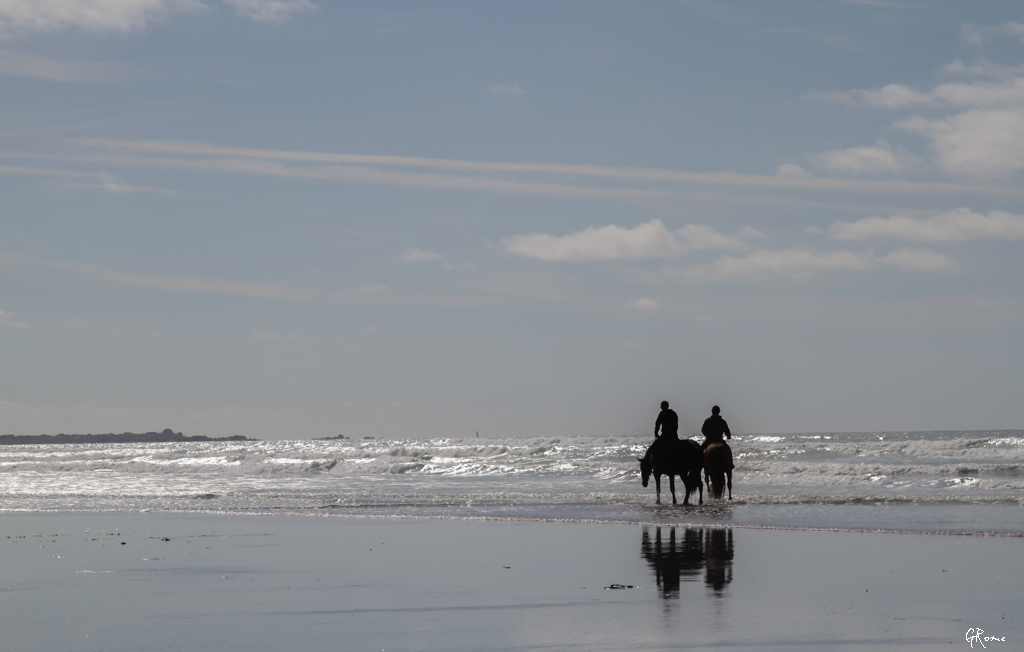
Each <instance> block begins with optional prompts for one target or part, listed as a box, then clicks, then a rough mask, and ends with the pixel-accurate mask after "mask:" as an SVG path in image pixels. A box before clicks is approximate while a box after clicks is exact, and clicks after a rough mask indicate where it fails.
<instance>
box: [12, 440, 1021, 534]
mask: <svg viewBox="0 0 1024 652" xmlns="http://www.w3.org/2000/svg"><path fill="white" fill-rule="evenodd" d="M649 443H650V442H649V441H648V440H646V439H644V438H637V437H628V436H623V437H593V438H588V437H576V438H501V439H475V438H474V439H456V438H439V439H402V440H367V441H352V440H340V441H339V440H328V441H315V440H295V441H254V442H234V441H233V442H188V443H181V442H175V443H168V444H154V443H146V444H77V445H68V444H61V445H23V446H0V510H40V509H42V510H128V511H140V510H180V509H187V510H190V511H241V512H248V513H262V512H274V513H281V512H282V511H284V512H296V513H331V514H335V515H338V514H354V513H359V514H366V515H404V516H426V517H440V518H477V517H483V518H546V519H567V520H588V519H589V520H593V519H596V520H621V521H629V522H634V521H644V520H646V519H650V518H652V517H651V514H650V513H648V512H647V511H645V510H647V509H648V506H649V505H650V503H651V502H652V497H653V496H652V493H653V489H643V488H641V487H640V483H639V477H638V475H639V469H638V464H637V461H636V457H637V456H639V455H642V454H643V452H644V450H645V449H646V447H647V445H648V444H649ZM731 443H732V446H733V450H734V456H735V460H736V469H735V472H734V490H735V494H736V500H734V502H733V503H732V506H733V507H734V508H735V509H733V507H730V508H729V510H730V511H728V512H727V517H728V519H730V520H731V522H740V521H743V520H744V519H747V521H746V522H749V523H750V524H755V525H757V524H760V525H765V524H769V525H770V524H773V523H775V524H778V523H777V521H778V520H779V518H780V516H779V515H780V514H781V513H782V512H780V511H779V510H776V511H775V512H764V509H766V508H767V507H768V506H776V507H777V506H790V508H793V509H796V508H797V507H799V508H800V509H803V510H804V511H808V510H810V511H815V509H817V512H816V514H817V515H816V516H806V517H802V519H801V518H796V517H795V516H792V515H789V516H786V518H790V519H796V520H797V521H800V522H801V524H803V525H816V526H822V524H821V523H817V524H815V523H814V522H813V521H814V519H815V518H817V519H824V520H825V521H829V522H832V521H837V520H839V521H843V522H844V523H845V521H846V520H849V519H850V518H853V517H854V516H856V515H857V514H861V515H862V514H863V511H857V510H856V509H851V508H852V507H855V506H866V505H874V506H888V507H898V506H901V505H902V506H906V505H915V506H918V507H921V506H931V507H930V508H929V509H931V508H932V507H936V506H938V507H941V508H943V509H946V510H947V511H950V510H952V511H957V510H960V509H961V508H962V507H963V506H964V505H975V506H988V507H986V509H987V510H988V512H989V514H990V519H995V520H997V521H998V523H996V524H995V526H994V527H995V529H996V530H998V531H1021V530H1024V526H1021V523H1024V518H1021V516H1022V515H1024V513H1022V511H1021V510H1022V506H1024V432H1021V431H1008V432H931V433H802V434H767V435H737V436H736V437H734V438H733V440H732V442H731ZM663 491H664V492H665V493H666V494H667V487H663ZM716 504H718V503H716ZM726 504H727V503H726ZM813 506H818V507H817V508H813V509H812V507H813ZM837 506H843V507H844V508H846V509H845V511H841V512H838V513H836V514H832V512H828V514H832V515H830V516H828V515H823V514H824V513H823V512H821V510H822V509H826V510H834V509H836V507H837ZM702 509H705V510H706V509H707V508H702ZM787 509H789V508H787ZM901 510H902V511H899V513H898V514H896V513H894V514H893V515H892V516H887V517H886V516H873V517H872V518H873V519H874V520H873V521H872V522H873V523H874V522H879V519H880V522H886V520H887V519H888V520H889V521H891V523H890V524H891V525H894V526H895V525H897V524H898V525H899V526H900V527H909V526H907V525H906V523H907V519H908V517H909V516H911V515H912V514H915V513H916V512H912V511H911V510H908V509H907V508H901ZM993 510H994V511H993ZM976 511H977V510H976ZM762 512H763V513H762ZM819 512H821V513H819ZM997 512H998V514H996V513H997ZM710 513H711V512H699V513H698V514H710ZM787 513H788V512H787ZM671 514H674V518H679V517H680V514H682V512H672V513H671ZM752 514H753V515H756V518H754V520H753V521H751V520H750V519H751V518H752V517H751V515H752ZM691 516H692V515H691ZM720 516H721V515H719V516H714V517H713V518H719V517H720ZM665 517H666V516H665V514H662V513H661V512H658V516H657V518H654V521H655V522H660V521H659V519H662V518H665ZM709 518H712V517H709ZM723 518H724V517H723ZM920 518H924V517H920V515H919V520H920ZM973 518H974V516H972V517H971V518H966V517H965V516H964V515H959V516H956V517H955V519H954V518H953V516H952V512H951V515H950V516H949V517H948V518H945V521H949V520H950V519H953V520H956V519H959V520H960V521H971V522H972V523H973V522H974V521H973V520H972V519H973ZM773 519H774V520H773ZM929 519H930V520H929ZM934 519H935V517H934V515H933V512H931V511H929V512H928V516H927V519H926V520H928V523H931V522H932V521H933V520H934ZM808 520H809V521H811V522H810V523H805V521H808ZM854 520H856V518H854ZM939 520H940V521H942V520H943V519H942V518H940V519H939ZM911 521H913V519H911ZM911 525H913V523H911ZM917 525H918V526H921V527H919V528H917V529H928V528H927V527H924V526H925V525H927V523H924V522H923V521H922V522H917ZM932 525H934V523H933V524H932ZM989 525H990V527H991V524H989ZM970 527H971V528H974V527H976V525H971V526H970ZM911 529H914V528H911ZM982 529H984V528H982Z"/></svg>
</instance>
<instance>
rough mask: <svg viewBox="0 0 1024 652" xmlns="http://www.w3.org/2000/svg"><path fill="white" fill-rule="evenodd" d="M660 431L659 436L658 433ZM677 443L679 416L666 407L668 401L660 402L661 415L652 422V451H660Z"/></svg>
mask: <svg viewBox="0 0 1024 652" xmlns="http://www.w3.org/2000/svg"><path fill="white" fill-rule="evenodd" d="M659 430H660V431H661V433H660V434H659V433H658V431H659ZM678 441H679V416H678V415H677V414H676V413H675V410H672V409H671V408H669V406H668V401H662V402H661V413H660V414H658V420H657V421H655V422H654V444H652V445H651V449H652V451H659V452H660V451H661V450H663V449H664V448H665V447H666V446H671V445H672V442H678Z"/></svg>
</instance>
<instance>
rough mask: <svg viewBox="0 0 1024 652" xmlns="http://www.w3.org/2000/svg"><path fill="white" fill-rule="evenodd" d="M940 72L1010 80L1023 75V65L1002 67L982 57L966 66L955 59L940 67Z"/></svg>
mask: <svg viewBox="0 0 1024 652" xmlns="http://www.w3.org/2000/svg"><path fill="white" fill-rule="evenodd" d="M942 71H943V72H945V73H946V74H948V75H970V76H974V77H991V78H993V79H1012V78H1014V77H1016V76H1018V75H1024V64H1019V65H1016V66H1004V65H1002V64H998V63H994V62H992V61H989V60H988V59H986V58H984V57H979V58H978V60H977V61H975V62H974V63H972V64H970V65H968V64H966V63H964V62H963V61H960V60H959V59H957V60H956V61H953V62H952V63H948V64H946V65H945V66H943V67H942Z"/></svg>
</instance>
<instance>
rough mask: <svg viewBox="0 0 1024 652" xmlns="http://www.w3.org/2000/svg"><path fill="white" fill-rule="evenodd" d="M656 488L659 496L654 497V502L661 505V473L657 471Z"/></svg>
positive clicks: (655, 475) (655, 476) (655, 477)
mask: <svg viewBox="0 0 1024 652" xmlns="http://www.w3.org/2000/svg"><path fill="white" fill-rule="evenodd" d="M654 489H655V491H656V492H657V494H656V496H657V498H655V499H654V504H655V505H660V504H661V474H659V473H655V474H654Z"/></svg>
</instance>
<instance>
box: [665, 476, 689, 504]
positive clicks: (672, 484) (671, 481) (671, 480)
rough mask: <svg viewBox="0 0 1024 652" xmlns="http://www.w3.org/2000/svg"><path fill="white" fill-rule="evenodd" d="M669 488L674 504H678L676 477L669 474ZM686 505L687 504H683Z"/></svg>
mask: <svg viewBox="0 0 1024 652" xmlns="http://www.w3.org/2000/svg"><path fill="white" fill-rule="evenodd" d="M668 488H669V489H671V490H672V504H673V505H675V504H676V476H674V475H672V474H671V473H669V474H668ZM683 504H685V503H683Z"/></svg>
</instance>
